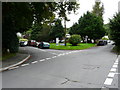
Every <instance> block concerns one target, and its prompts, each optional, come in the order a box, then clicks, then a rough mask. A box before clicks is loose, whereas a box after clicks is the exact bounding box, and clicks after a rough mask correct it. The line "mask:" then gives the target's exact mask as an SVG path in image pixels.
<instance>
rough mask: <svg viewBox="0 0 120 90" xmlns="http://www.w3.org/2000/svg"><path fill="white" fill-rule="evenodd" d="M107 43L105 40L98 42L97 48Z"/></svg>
mask: <svg viewBox="0 0 120 90" xmlns="http://www.w3.org/2000/svg"><path fill="white" fill-rule="evenodd" d="M107 44H108V42H107V40H99V41H98V43H97V46H104V45H107Z"/></svg>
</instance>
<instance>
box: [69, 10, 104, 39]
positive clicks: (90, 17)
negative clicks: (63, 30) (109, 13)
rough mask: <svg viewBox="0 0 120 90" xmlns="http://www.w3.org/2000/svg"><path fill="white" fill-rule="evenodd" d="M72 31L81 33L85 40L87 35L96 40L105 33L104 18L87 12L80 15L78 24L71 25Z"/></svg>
mask: <svg viewBox="0 0 120 90" xmlns="http://www.w3.org/2000/svg"><path fill="white" fill-rule="evenodd" d="M70 33H73V34H79V35H81V38H82V39H83V40H84V39H85V37H86V36H88V38H89V39H93V40H94V41H95V40H96V39H100V38H101V37H103V36H104V35H105V31H104V28H103V22H102V18H101V17H99V16H96V15H95V14H93V13H90V12H87V13H86V14H84V15H83V16H82V17H80V19H79V21H78V24H74V25H73V26H72V27H71V31H70Z"/></svg>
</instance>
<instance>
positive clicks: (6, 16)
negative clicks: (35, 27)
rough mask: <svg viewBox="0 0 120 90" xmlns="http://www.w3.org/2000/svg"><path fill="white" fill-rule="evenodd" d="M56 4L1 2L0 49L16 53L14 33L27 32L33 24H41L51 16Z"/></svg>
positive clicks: (15, 36)
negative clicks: (0, 47)
mask: <svg viewBox="0 0 120 90" xmlns="http://www.w3.org/2000/svg"><path fill="white" fill-rule="evenodd" d="M55 5H56V3H54V2H51V3H47V2H44V3H43V2H34V3H33V2H32V3H29V2H3V3H2V25H3V26H2V27H3V31H2V48H3V52H7V49H9V50H10V52H11V53H15V52H17V51H18V38H17V35H16V33H17V32H23V31H26V30H28V29H29V28H30V27H31V26H32V24H33V22H34V24H36V23H40V24H41V23H42V22H44V21H46V20H47V19H49V18H50V17H51V16H53V14H54V13H53V11H55Z"/></svg>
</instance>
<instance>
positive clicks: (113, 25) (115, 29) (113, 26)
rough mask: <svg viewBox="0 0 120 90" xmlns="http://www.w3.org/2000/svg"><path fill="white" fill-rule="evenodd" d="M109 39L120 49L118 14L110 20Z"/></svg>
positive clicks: (119, 21)
mask: <svg viewBox="0 0 120 90" xmlns="http://www.w3.org/2000/svg"><path fill="white" fill-rule="evenodd" d="M110 39H112V40H113V41H114V42H115V45H116V46H119V47H120V12H119V13H117V14H116V15H115V16H114V17H113V19H111V20H110Z"/></svg>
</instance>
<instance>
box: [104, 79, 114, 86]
mask: <svg viewBox="0 0 120 90" xmlns="http://www.w3.org/2000/svg"><path fill="white" fill-rule="evenodd" d="M112 81H113V79H112V78H107V79H106V80H105V82H104V84H105V85H111V83H112Z"/></svg>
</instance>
